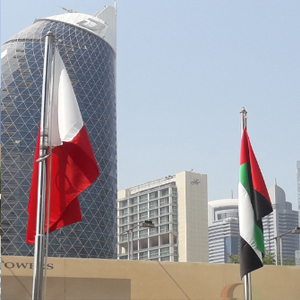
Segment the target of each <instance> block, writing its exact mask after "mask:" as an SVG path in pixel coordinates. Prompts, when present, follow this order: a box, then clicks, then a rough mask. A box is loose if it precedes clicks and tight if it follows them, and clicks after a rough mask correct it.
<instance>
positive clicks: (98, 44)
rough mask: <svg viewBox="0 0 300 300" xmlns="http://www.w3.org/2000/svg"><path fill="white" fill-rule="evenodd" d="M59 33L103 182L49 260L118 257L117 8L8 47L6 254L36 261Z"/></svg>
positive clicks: (59, 22) (35, 29)
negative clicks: (33, 231) (30, 225)
mask: <svg viewBox="0 0 300 300" xmlns="http://www.w3.org/2000/svg"><path fill="white" fill-rule="evenodd" d="M48 31H52V32H53V34H54V35H55V38H56V41H57V48H58V51H59V53H60V55H61V57H62V60H63V61H64V63H65V66H66V69H67V71H68V74H69V76H70V79H71V81H72V85H73V88H74V92H75V94H76V97H77V100H78V104H79V107H80V109H81V113H82V117H83V121H84V123H85V126H86V128H87V131H88V133H89V137H90V140H91V144H92V147H93V150H94V153H95V157H96V160H97V162H98V166H99V171H100V176H99V177H98V179H97V180H96V181H95V182H94V184H93V185H92V186H91V187H90V188H88V189H87V190H86V191H84V192H83V193H82V194H81V195H80V196H79V201H80V204H81V211H82V217H83V220H82V222H79V223H77V224H74V225H70V226H67V227H65V228H63V229H60V230H58V231H56V232H53V233H51V234H50V237H49V244H50V245H49V253H48V254H49V256H61V257H81V258H116V241H117V236H116V234H117V224H116V214H117V207H116V199H117V156H116V148H117V147H116V86H115V82H116V9H115V7H112V6H107V7H105V8H104V9H103V10H102V12H100V13H97V14H96V16H91V15H86V14H82V13H74V12H73V13H65V14H61V15H56V16H52V17H46V18H42V19H38V20H36V21H35V22H34V24H33V25H31V26H29V27H28V28H25V29H23V30H22V31H20V32H19V33H17V34H16V35H14V36H13V37H12V38H11V39H9V40H8V41H7V42H6V43H4V44H3V45H2V47H1V129H2V136H1V142H2V161H1V166H2V168H1V172H2V174H1V175H2V178H1V179H2V210H1V226H2V228H1V237H2V244H1V246H2V254H3V255H14V256H30V255H33V247H32V246H31V245H28V244H26V242H25V237H26V227H27V213H26V209H27V204H28V198H29V191H30V183H31V173H32V166H33V156H34V150H35V144H36V139H37V134H38V128H39V122H40V103H41V95H42V76H43V56H44V37H45V35H46V33H47V32H48Z"/></svg>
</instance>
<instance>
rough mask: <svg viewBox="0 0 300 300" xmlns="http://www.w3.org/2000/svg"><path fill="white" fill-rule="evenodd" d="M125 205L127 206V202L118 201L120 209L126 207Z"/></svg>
mask: <svg viewBox="0 0 300 300" xmlns="http://www.w3.org/2000/svg"><path fill="white" fill-rule="evenodd" d="M127 204H128V201H127V200H123V201H120V207H125V206H127Z"/></svg>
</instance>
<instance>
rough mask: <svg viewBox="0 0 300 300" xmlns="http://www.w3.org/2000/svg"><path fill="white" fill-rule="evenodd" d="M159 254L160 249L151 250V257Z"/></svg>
mask: <svg viewBox="0 0 300 300" xmlns="http://www.w3.org/2000/svg"><path fill="white" fill-rule="evenodd" d="M157 256H158V249H157V250H151V251H150V257H151V258H152V257H157Z"/></svg>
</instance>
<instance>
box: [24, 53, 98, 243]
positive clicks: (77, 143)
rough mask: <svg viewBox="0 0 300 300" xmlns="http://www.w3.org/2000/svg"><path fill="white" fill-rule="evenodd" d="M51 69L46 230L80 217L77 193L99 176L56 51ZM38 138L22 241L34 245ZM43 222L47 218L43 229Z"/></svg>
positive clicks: (72, 91) (75, 102)
mask: <svg viewBox="0 0 300 300" xmlns="http://www.w3.org/2000/svg"><path fill="white" fill-rule="evenodd" d="M52 69H53V72H54V75H53V92H52V96H51V100H50V105H49V106H50V107H51V113H50V116H49V118H50V121H49V123H50V125H49V132H50V133H49V146H51V147H52V155H51V159H50V158H48V159H47V170H48V169H50V170H51V175H50V178H47V186H48V183H49V180H50V183H49V184H50V212H49V232H52V231H54V230H57V229H59V228H62V227H64V226H67V225H70V224H73V223H76V222H79V221H81V220H82V217H81V211H80V206H79V200H78V195H79V194H80V193H81V192H83V191H84V190H85V189H87V188H88V187H89V186H90V185H91V184H92V183H93V182H94V181H95V180H96V179H97V177H98V175H99V170H98V166H97V161H96V159H95V156H94V152H93V149H92V146H91V144H90V141H89V137H88V134H87V130H86V128H85V126H84V124H83V120H82V116H81V113H80V109H79V106H78V103H77V99H76V96H75V93H74V90H73V88H72V83H71V80H70V78H69V76H68V73H67V71H66V68H65V66H64V63H63V61H62V59H61V57H60V55H59V53H58V51H57V50H55V53H54V60H53V62H52ZM39 139H40V137H39V136H38V139H37V146H36V151H35V156H34V165H33V173H32V181H31V190H30V196H29V203H28V210H27V211H28V214H29V215H28V226H27V236H26V241H27V243H29V244H34V242H35V234H36V214H37V197H38V169H39V163H38V162H37V161H36V160H37V159H38V158H39ZM46 194H47V193H46ZM46 201H48V199H46ZM46 207H47V206H46ZM46 216H47V212H46ZM46 224H47V220H46V222H45V232H46V230H47V225H46Z"/></svg>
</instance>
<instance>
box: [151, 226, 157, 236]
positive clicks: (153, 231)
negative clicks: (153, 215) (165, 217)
mask: <svg viewBox="0 0 300 300" xmlns="http://www.w3.org/2000/svg"><path fill="white" fill-rule="evenodd" d="M156 233H158V228H157V227H156V228H150V229H149V234H150V235H152V234H156Z"/></svg>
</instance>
